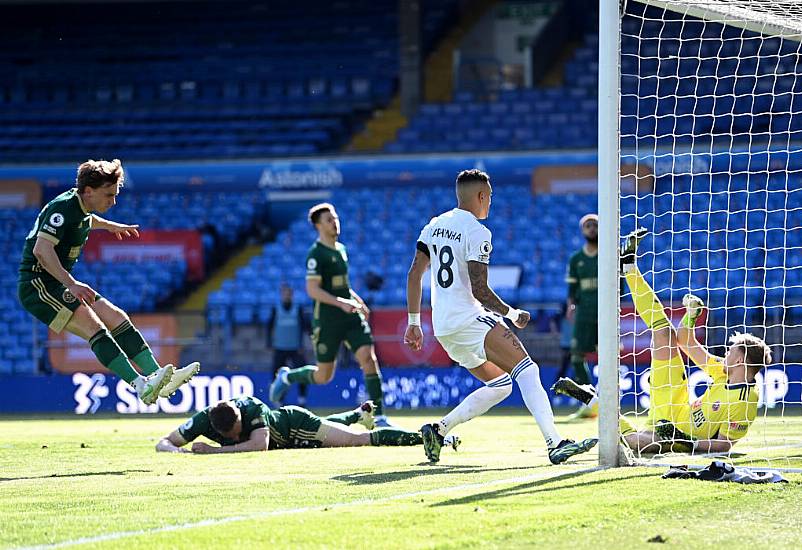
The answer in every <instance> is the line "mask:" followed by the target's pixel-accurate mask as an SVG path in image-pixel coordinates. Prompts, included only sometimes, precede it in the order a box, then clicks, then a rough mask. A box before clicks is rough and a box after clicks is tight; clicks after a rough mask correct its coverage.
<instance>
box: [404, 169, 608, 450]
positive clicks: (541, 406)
mask: <svg viewBox="0 0 802 550" xmlns="http://www.w3.org/2000/svg"><path fill="white" fill-rule="evenodd" d="M456 192H457V202H458V204H457V207H456V208H454V209H453V210H450V211H448V212H445V213H443V214H441V215H439V216H437V217H435V218H432V220H431V221H430V222H429V223H428V224H427V225H426V226H425V227H424V228H423V231H421V234H420V237H419V238H418V243H417V251H416V252H415V259H414V260H413V262H412V266H411V267H410V269H409V275H408V277H407V306H408V310H409V326H408V327H407V330H406V333H405V334H404V343H406V344H407V345H408V346H409V347H410V348H411V349H413V350H420V349H421V348H422V347H423V331H422V330H421V324H420V307H421V294H422V284H421V278H422V277H423V274H424V273H425V272H426V269H427V268H428V267H429V265H430V264H431V281H432V321H433V325H434V335H435V337H436V338H437V340H438V341H439V342H440V344H441V345H442V346H443V348H444V349H445V350H446V352H448V355H449V356H450V357H451V358H452V359H453V360H454V361H456V362H457V363H459V364H460V365H462V366H463V367H465V368H467V369H469V370H470V372H471V374H473V375H474V376H475V377H476V378H478V379H479V380H481V381H482V382H484V383H485V385H484V387H482V388H479V389H478V390H476V391H474V392H473V393H471V394H470V395H469V396H468V397H466V398H465V399H464V400H463V401H462V403H460V404H459V405H458V406H457V407H456V408H455V409H454V410H452V411H451V412H450V413H448V414H447V415H446V416H445V417H443V418H442V419H441V420H440V421H439V422H436V423H434V424H424V426H423V427H422V428H421V433H422V434H423V440H424V448H425V450H426V456H427V457H428V458H429V460H431V461H432V462H437V461H438V460H439V459H440V448H441V446H442V445H443V437H444V436H445V435H446V434H447V433H448V432H449V430H451V429H452V428H453V427H454V426H456V425H457V424H461V423H462V422H466V421H467V420H470V419H471V418H473V417H475V416H479V415H481V414H484V413H485V412H487V411H488V410H489V409H490V408H491V407H493V406H494V405H496V404H497V403H500V402H501V401H503V400H504V399H505V398H506V397H507V396H508V395H510V393H511V392H512V383H513V381H515V382H517V383H518V387H519V388H520V389H521V394H522V395H523V398H524V403H526V407H527V408H528V409H529V411H530V412H531V413H532V416H534V417H535V420H536V421H537V424H538V426H540V431H541V432H542V433H543V437H544V438H545V440H546V446H547V447H548V453H549V460H550V461H551V462H552V463H554V464H559V463H561V462H565V461H566V460H567V459H568V458H569V457H571V456H573V455H575V454H579V453H584V452H587V451H588V450H590V449H591V448H593V446H595V445H596V443H597V442H598V440H597V439H585V440H583V441H580V442H578V443H576V442H574V441H571V440H570V439H562V438H561V437H560V434H559V433H557V428H556V427H555V426H554V415H553V413H552V411H551V403H550V402H549V397H548V395H546V391H545V390H544V389H543V386H542V385H541V383H540V377H539V372H538V367H537V364H535V362H534V361H533V360H532V359H531V358H530V357H529V354H528V353H527V352H526V350H525V349H524V347H523V345H522V344H521V342H520V340H518V338H517V337H516V336H515V334H513V333H512V331H510V329H509V328H508V327H507V325H506V324H505V323H504V321H503V319H502V315H503V316H504V317H506V318H507V319H509V320H510V321H512V322H513V323H514V324H515V326H517V327H518V328H524V327H525V326H526V324H527V323H528V322H529V313H527V312H526V311H521V310H519V309H515V308H512V307H510V306H509V305H507V304H506V303H504V301H503V300H501V298H499V297H498V296H497V295H496V293H495V292H493V291H492V290H491V289H490V287H489V286H488V285H487V270H488V263H489V261H490V252H491V251H492V250H493V246H492V245H491V243H490V241H491V234H490V231H489V230H488V229H487V228H486V227H485V226H483V225H482V224H481V223H479V221H478V220H484V219H486V218H487V216H488V213H489V212H490V197H491V194H492V188H491V186H490V178H488V176H487V174H485V173H484V172H481V171H479V170H465V171H463V172H461V173H460V174H459V176H457V184H456Z"/></svg>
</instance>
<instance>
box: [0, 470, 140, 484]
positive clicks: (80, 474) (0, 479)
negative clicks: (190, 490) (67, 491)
mask: <svg viewBox="0 0 802 550" xmlns="http://www.w3.org/2000/svg"><path fill="white" fill-rule="evenodd" d="M151 472H152V470H117V471H112V472H74V473H71V474H45V475H41V476H28V477H0V483H2V482H4V481H23V480H27V479H53V478H59V477H67V478H70V477H89V476H124V475H126V474H138V473H147V474H149V473H151Z"/></svg>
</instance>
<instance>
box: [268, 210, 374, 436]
mask: <svg viewBox="0 0 802 550" xmlns="http://www.w3.org/2000/svg"><path fill="white" fill-rule="evenodd" d="M309 222H310V223H311V224H312V225H314V226H315V229H316V230H317V232H318V240H317V241H315V244H313V245H312V247H311V248H310V249H309V254H308V255H307V257H306V292H307V294H309V297H310V298H312V300H314V302H315V311H314V316H313V319H312V342H313V343H314V345H315V354H316V358H317V365H306V366H304V367H301V368H297V369H289V368H287V367H282V368H280V369H279V370H278V372H277V374H276V378H275V380H274V381H273V383H272V384H271V385H270V400H271V401H272V402H273V403H281V400H282V399H283V398H284V395H285V394H286V393H287V390H288V389H289V388H290V386H291V385H292V384H298V383H300V384H328V383H329V382H331V379H332V378H333V377H334V369H335V359H336V357H337V353H338V352H339V350H340V344H343V343H344V344H345V345H346V346H347V347H348V348H349V349H350V350H351V351H352V352H353V354H354V356H355V357H356V360H357V361H358V362H359V367H360V368H361V369H362V373H363V374H364V376H365V388H366V390H367V393H368V397H369V398H370V399H371V400H372V401H373V402H374V403H375V405H376V425H377V426H389V423H388V422H387V418H386V416H384V411H383V407H382V381H381V371H380V370H379V363H378V361H377V360H376V351H375V350H374V347H373V336H372V335H371V332H370V326H369V325H368V315H370V310H369V309H368V307H367V306H366V305H365V302H364V301H363V300H362V298H360V297H359V295H358V294H357V293H356V292H354V290H353V289H352V288H351V284H350V282H349V279H348V254H347V253H346V250H345V246H344V245H343V244H342V243H340V242H338V238H339V236H340V218H339V217H338V216H337V212H336V211H335V210H334V206H332V205H331V204H329V203H321V204H317V205H315V206H313V207H312V208H311V209H310V210H309Z"/></svg>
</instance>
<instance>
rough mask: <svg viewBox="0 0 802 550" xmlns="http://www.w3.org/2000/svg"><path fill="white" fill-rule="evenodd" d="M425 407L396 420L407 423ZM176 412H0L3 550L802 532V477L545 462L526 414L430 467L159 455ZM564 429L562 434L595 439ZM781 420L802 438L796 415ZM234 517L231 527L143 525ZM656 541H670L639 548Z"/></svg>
mask: <svg viewBox="0 0 802 550" xmlns="http://www.w3.org/2000/svg"><path fill="white" fill-rule="evenodd" d="M435 417H436V415H433V414H432V413H428V414H427V415H425V416H423V415H420V414H416V415H405V416H396V417H395V418H396V419H397V421H398V422H399V423H400V424H402V425H404V426H407V427H410V428H416V427H418V426H419V425H420V424H421V423H422V422H423V420H424V419H428V418H435ZM180 421H181V420H180V419H178V418H169V417H158V418H141V417H140V418H130V417H128V418H79V419H76V418H73V417H70V418H68V417H59V418H55V419H46V418H41V417H40V418H33V419H21V418H5V419H0V433H1V434H2V437H0V546H2V547H12V548H13V547H20V546H31V545H44V544H51V543H59V542H66V541H74V540H76V539H79V538H81V537H97V536H101V535H107V534H113V533H120V532H127V531H144V533H141V534H133V535H126V536H123V537H121V538H116V539H110V540H101V541H96V542H90V543H88V544H81V545H79V547H80V548H101V547H102V548H109V547H120V548H123V547H124V548H143V549H145V548H146V549H153V548H193V549H195V548H235V547H236V548H240V549H243V548H248V549H250V548H366V549H367V548H382V549H383V548H455V549H457V548H459V549H462V548H476V547H499V548H501V547H503V548H522V547H539V548H591V547H592V548H596V549H601V548H637V547H652V546H655V547H658V548H702V547H709V548H745V547H748V546H754V547H767V546H769V545H771V546H772V547H774V548H782V547H791V546H797V545H798V541H799V537H800V532H802V519H800V518H801V517H802V515H801V514H800V513H799V506H800V503H802V475H799V474H788V475H787V477H788V478H789V479H790V480H791V483H789V484H783V485H779V484H778V485H767V486H743V485H735V484H715V483H709V482H700V481H677V480H662V479H660V474H662V473H663V471H664V469H663V468H646V467H638V468H619V469H616V470H608V471H591V472H582V470H588V469H591V468H593V467H594V466H596V461H597V457H596V455H595V453H589V454H587V455H584V456H583V457H582V458H581V459H580V460H573V461H570V462H569V463H567V464H565V465H562V466H559V467H555V466H551V465H549V464H548V461H547V458H546V454H545V452H544V448H543V444H542V441H541V439H540V435H539V432H538V431H537V428H536V427H535V425H534V423H533V421H532V420H531V418H530V417H528V416H525V415H523V414H508V413H502V414H495V415H491V416H485V417H481V418H477V419H475V420H473V421H472V422H470V423H468V424H466V425H463V426H460V427H459V428H458V429H457V430H456V431H457V432H458V433H459V434H460V436H461V437H462V438H463V441H464V445H463V447H462V448H461V449H460V451H459V452H458V453H453V452H451V451H450V450H446V449H444V451H443V456H442V461H441V462H440V464H438V465H436V466H431V465H428V464H425V463H424V461H423V450H422V448H420V447H411V448H371V447H367V448H358V449H314V450H290V451H271V452H268V453H249V454H240V455H211V456H193V455H173V454H163V453H158V454H157V453H155V452H154V450H153V446H154V444H155V441H156V438H157V437H158V436H160V435H162V434H165V433H167V432H169V431H170V430H172V429H173V428H175V427H176V426H177V425H178V424H179V423H180ZM760 423H762V424H764V425H763V426H761V425H758V426H755V427H754V428H753V430H752V432H751V433H750V435H749V436H748V437H747V440H746V441H744V442H743V449H747V450H749V449H750V448H754V449H755V451H754V453H753V452H752V451H750V452H749V453H747V455H746V456H744V457H741V458H738V459H737V460H738V461H747V462H753V460H754V455H755V453H758V452H759V451H758V449H759V448H760V445H761V444H762V443H763V441H779V440H780V438H778V436H777V434H775V433H774V432H775V431H776V429H775V426H777V425H779V424H780V421H779V420H778V419H767V420H761V421H759V424H760ZM559 428H560V430H561V431H562V433H563V434H565V435H567V436H569V437H587V436H590V435H592V434H593V433H594V431H595V425H594V424H593V423H586V424H579V425H575V424H570V425H569V424H560V425H559ZM785 428H786V430H787V431H793V432H794V433H796V438H797V440H798V439H799V437H800V435H802V419H800V418H798V417H797V418H793V419H786V420H785ZM767 434H768V435H767ZM772 434H773V435H772ZM82 444H83V445H82ZM45 446H46V447H45ZM739 446H740V444H739ZM772 452H773V453H775V454H777V452H778V451H777V450H775V451H772ZM783 454H784V455H785V456H789V455H790V456H792V458H790V459H787V458H783V459H782V460H775V461H774V462H773V464H774V465H776V466H787V467H802V459H801V458H800V454H802V451H801V450H800V449H799V448H790V449H785V450H783V451H782V452H781V453H780V454H779V455H777V457H778V458H779V456H783ZM670 460H671V461H672V462H675V463H680V462H682V461H687V459H683V460H679V459H677V457H672V458H671V459H670ZM698 460H699V459H697V461H698ZM299 508H306V511H301V512H299V511H298V509H299ZM233 517H240V518H242V519H240V520H236V521H228V522H226V523H222V524H206V525H196V526H191V527H186V528H181V529H175V530H162V531H156V532H152V531H151V532H148V531H149V530H154V529H158V528H161V527H165V526H176V525H183V524H188V523H197V522H202V521H204V520H221V519H225V518H233ZM657 535H659V536H660V537H662V538H663V539H665V540H666V541H667V542H666V543H665V544H654V545H653V544H648V543H647V541H648V539H651V538H652V537H655V536H657Z"/></svg>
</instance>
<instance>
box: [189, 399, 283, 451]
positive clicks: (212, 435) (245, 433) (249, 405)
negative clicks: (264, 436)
mask: <svg viewBox="0 0 802 550" xmlns="http://www.w3.org/2000/svg"><path fill="white" fill-rule="evenodd" d="M231 402H232V403H233V404H234V406H235V407H237V408H238V409H239V411H240V414H241V415H242V431H241V432H240V434H239V439H237V440H233V439H228V438H226V437H223V436H222V435H221V434H220V433H219V432H218V431H217V430H215V429H214V428H212V422H211V420H209V411H211V410H212V407H207V408H206V409H205V410H202V411H200V412H198V413H195V415H194V416H193V417H192V418H190V419H189V420H187V421H186V422H184V423H183V424H182V425H181V427H179V428H178V433H180V434H181V437H183V438H184V440H185V441H193V440H194V439H195V438H197V437H198V436H201V435H202V436H204V437H207V438H208V439H211V440H212V441H215V442H217V443H219V444H220V445H224V446H225V445H236V444H237V443H242V442H243V441H248V439H250V437H251V432H253V431H254V430H257V429H259V428H265V427H267V426H268V424H269V422H270V420H269V416H270V413H271V410H270V407H268V406H267V405H265V404H264V403H262V402H261V401H260V400H259V399H257V398H256V397H240V398H238V399H232V400H231Z"/></svg>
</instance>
